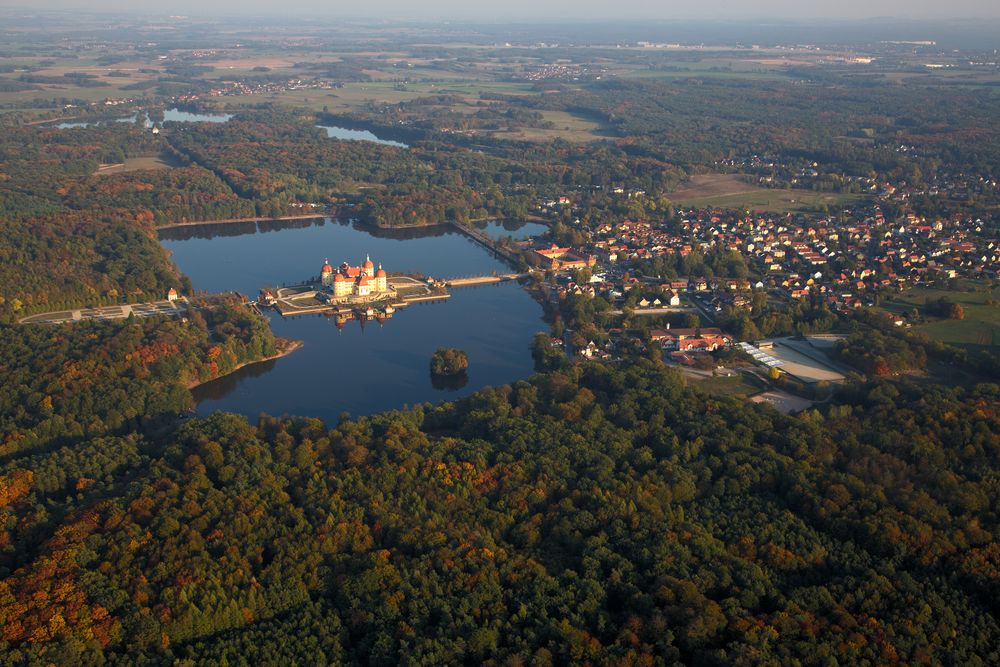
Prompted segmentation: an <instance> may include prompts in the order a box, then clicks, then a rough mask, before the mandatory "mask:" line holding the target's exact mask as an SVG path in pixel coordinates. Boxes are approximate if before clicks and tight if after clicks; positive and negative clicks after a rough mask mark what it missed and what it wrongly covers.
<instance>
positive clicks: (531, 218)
mask: <svg viewBox="0 0 1000 667" xmlns="http://www.w3.org/2000/svg"><path fill="white" fill-rule="evenodd" d="M336 217H337V211H330V210H327V211H324V212H317V213H298V214H296V215H280V216H277V217H268V216H264V217H260V216H255V217H252V218H223V219H221V220H197V221H193V222H171V223H169V224H166V225H158V226H156V227H154V228H153V229H154V230H155V231H159V230H161V229H178V228H181V227H196V226H198V225H232V224H236V223H240V222H272V221H275V222H281V221H285V220H312V219H314V218H336ZM517 219H518V220H521V221H523V222H534V223H540V224H545V223H546V220H545V218H542V217H539V216H537V215H526V216H524V217H523V218H517ZM502 220H504V218H498V217H493V216H490V217H486V218H475V219H473V220H469V221H468V222H471V223H476V222H493V221H502ZM358 222H359V223H361V224H362V225H364V226H368V227H372V228H374V229H382V230H406V229H422V228H425V227H449V226H458V227H461V226H462V223H460V222H457V221H455V220H444V221H442V222H422V223H420V224H417V225H402V226H391V225H380V224H378V223H377V222H368V221H365V220H358Z"/></svg>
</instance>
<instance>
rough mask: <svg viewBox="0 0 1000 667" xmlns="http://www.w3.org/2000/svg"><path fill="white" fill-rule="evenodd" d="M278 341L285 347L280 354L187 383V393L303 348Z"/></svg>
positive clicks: (295, 344)
mask: <svg viewBox="0 0 1000 667" xmlns="http://www.w3.org/2000/svg"><path fill="white" fill-rule="evenodd" d="M279 341H284V342H285V343H286V347H285V348H284V349H283V350H281V351H280V352H278V353H277V354H273V355H271V356H270V357H264V358H263V359H255V360H254V361H244V362H243V363H242V364H237V365H236V367H235V368H233V370H231V371H229V372H228V373H226V374H224V375H219V376H218V377H214V378H212V379H211V380H204V381H201V380H199V381H196V382H189V383H188V384H187V389H188V391H191V390H192V389H197V388H198V387H201V386H203V385H206V384H208V383H210V382H215V381H216V380H221V379H222V378H224V377H228V376H230V375H232V374H233V373H235V372H236V371H238V370H240V369H243V368H246V367H247V366H253V365H254V364H262V363H264V362H265V361H274V360H275V359H281V358H282V357H287V356H288V355H290V354H291V353H292V352H296V351H298V350H300V349H302V347H304V346H305V343H304V342H302V341H301V340H287V339H284V338H282V339H279Z"/></svg>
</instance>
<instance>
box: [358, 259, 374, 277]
mask: <svg viewBox="0 0 1000 667" xmlns="http://www.w3.org/2000/svg"><path fill="white" fill-rule="evenodd" d="M361 272H362V273H364V274H365V275H366V276H368V277H369V278H370V277H371V276H373V275H375V264H373V263H372V258H371V257H369V256H368V255H365V263H364V264H363V265H362V266H361Z"/></svg>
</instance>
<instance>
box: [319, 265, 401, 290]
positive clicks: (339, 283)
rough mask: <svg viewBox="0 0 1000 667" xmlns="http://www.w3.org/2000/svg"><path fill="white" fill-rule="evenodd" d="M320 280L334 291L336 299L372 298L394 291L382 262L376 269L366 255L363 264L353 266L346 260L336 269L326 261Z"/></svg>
mask: <svg viewBox="0 0 1000 667" xmlns="http://www.w3.org/2000/svg"><path fill="white" fill-rule="evenodd" d="M320 282H322V284H323V288H324V289H326V290H329V291H330V292H332V294H331V296H332V297H333V298H334V299H340V298H345V297H362V298H371V297H378V296H380V295H382V294H385V295H388V294H389V293H390V292H392V290H391V289H390V288H389V284H388V276H387V274H386V272H385V270H384V269H383V268H382V265H381V264H380V265H379V267H378V269H376V268H375V264H374V263H373V262H372V260H371V257H366V258H365V263H364V264H362V265H361V266H351V265H350V264H348V263H347V262H344V263H343V264H341V265H340V266H339V267H337V268H336V269H334V268H333V266H331V265H330V263H329V262H324V263H323V269H322V271H321V272H320Z"/></svg>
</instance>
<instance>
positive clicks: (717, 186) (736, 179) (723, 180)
mask: <svg viewBox="0 0 1000 667" xmlns="http://www.w3.org/2000/svg"><path fill="white" fill-rule="evenodd" d="M761 191H762V188H759V187H757V186H756V185H752V184H750V183H748V182H747V181H746V179H745V177H744V176H741V175H739V174H698V175H697V176H692V177H691V180H690V181H688V182H687V183H685V184H684V187H682V188H680V189H679V190H674V191H673V192H670V193H668V194H667V196H668V197H670V199H671V200H673V201H675V202H681V201H689V200H694V199H706V198H709V197H728V196H732V195H741V194H749V193H755V192H761Z"/></svg>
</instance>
